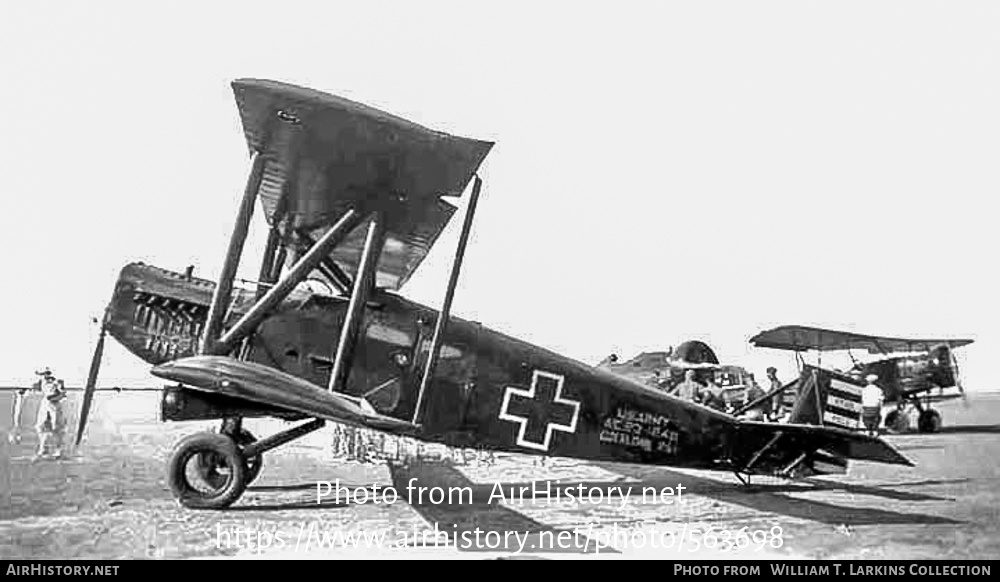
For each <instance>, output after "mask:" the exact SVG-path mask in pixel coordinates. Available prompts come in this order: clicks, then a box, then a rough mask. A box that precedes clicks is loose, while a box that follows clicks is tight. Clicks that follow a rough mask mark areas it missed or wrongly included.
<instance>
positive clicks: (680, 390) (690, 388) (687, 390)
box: [674, 370, 702, 402]
mask: <svg viewBox="0 0 1000 582" xmlns="http://www.w3.org/2000/svg"><path fill="white" fill-rule="evenodd" d="M701 393H702V388H701V384H699V383H698V382H696V381H695V379H694V370H688V371H686V372H684V381H683V382H681V383H680V384H678V385H677V387H676V388H674V394H675V395H676V396H679V397H681V398H683V399H685V400H692V401H694V402H701V396H702V394H701Z"/></svg>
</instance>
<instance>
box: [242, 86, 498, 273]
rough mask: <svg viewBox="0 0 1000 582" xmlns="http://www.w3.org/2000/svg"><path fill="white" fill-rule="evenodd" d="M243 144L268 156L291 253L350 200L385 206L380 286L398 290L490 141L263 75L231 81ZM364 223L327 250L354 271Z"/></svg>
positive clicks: (271, 217)
mask: <svg viewBox="0 0 1000 582" xmlns="http://www.w3.org/2000/svg"><path fill="white" fill-rule="evenodd" d="M232 86H233V91H234V93H235V96H236V102H237V106H238V107H239V113H240V118H241V120H242V124H243V130H244V134H245V136H246V141H247V145H248V147H249V148H250V150H251V152H258V153H259V155H261V156H263V158H264V169H263V176H262V179H261V184H260V189H259V192H258V195H259V197H260V199H261V201H262V205H263V207H264V212H265V215H266V217H267V220H268V223H269V224H271V225H278V227H279V231H280V232H281V234H282V240H283V242H284V244H285V245H286V246H290V247H292V250H293V251H304V247H305V246H306V245H307V244H308V243H307V242H305V240H307V239H305V240H301V241H300V240H296V237H295V236H294V233H296V232H298V233H300V234H308V235H311V236H312V238H313V239H315V238H318V236H320V235H321V234H322V232H323V231H325V230H326V228H328V227H329V226H330V225H332V224H333V223H334V222H336V221H337V220H338V219H339V218H340V217H341V216H342V215H343V213H344V212H345V211H346V210H347V209H348V208H350V207H353V208H354V209H355V210H357V211H359V212H361V213H367V212H369V211H372V210H375V209H380V210H384V211H385V212H386V215H387V218H388V227H387V231H386V245H385V248H384V250H383V252H382V255H381V258H380V260H379V263H378V267H377V284H378V285H379V286H380V287H386V288H390V289H399V288H400V287H402V286H403V285H404V284H405V283H406V281H407V280H408V279H409V277H410V276H411V275H412V274H413V272H414V271H415V270H416V268H417V267H418V266H419V264H420V263H421V262H422V261H423V259H424V258H425V257H426V255H427V253H428V252H429V251H430V248H431V246H433V244H434V242H435V241H436V240H437V237H438V235H440V234H441V231H442V230H444V227H445V226H446V225H447V223H448V221H449V219H450V218H451V216H452V214H454V212H455V207H454V206H453V205H451V204H449V203H447V202H445V201H444V200H442V199H441V197H442V196H460V195H461V194H462V192H463V191H464V190H465V188H466V186H467V185H468V184H469V182H470V181H471V179H472V177H473V176H474V175H475V173H476V171H477V170H478V168H479V166H480V164H482V162H483V160H484V159H485V157H486V155H487V154H488V153H489V151H490V149H491V148H492V147H493V143H492V142H487V141H480V140H474V139H468V138H463V137H456V136H453V135H449V134H446V133H442V132H438V131H434V130H431V129H428V128H426V127H423V126H420V125H417V124H415V123H412V122H410V121H407V120H405V119H401V118H399V117H396V116H394V115H391V114H389V113H386V112H384V111H379V110H377V109H374V108H371V107H368V106H366V105H362V104H360V103H355V102H353V101H349V100H347V99H343V98H341V97H336V96H334V95H329V94H326V93H321V92H319V91H314V90H312V89H306V88H302V87H296V86H294V85H288V84H285V83H279V82H275V81H267V80H259V79H240V80H237V81H234V82H233V84H232ZM365 230H366V229H365V225H364V224H361V225H359V226H358V227H357V228H355V230H354V231H353V233H352V234H351V236H350V237H349V238H348V239H347V240H346V241H345V242H344V243H343V244H341V245H339V246H338V248H337V249H336V250H335V251H334V252H333V253H331V258H332V259H333V261H334V262H335V263H337V265H338V266H340V267H341V269H343V270H344V271H345V272H346V273H348V274H350V275H352V276H353V275H354V274H355V273H356V271H357V264H358V260H359V256H360V247H361V241H362V239H363V236H364V235H363V233H364V232H365Z"/></svg>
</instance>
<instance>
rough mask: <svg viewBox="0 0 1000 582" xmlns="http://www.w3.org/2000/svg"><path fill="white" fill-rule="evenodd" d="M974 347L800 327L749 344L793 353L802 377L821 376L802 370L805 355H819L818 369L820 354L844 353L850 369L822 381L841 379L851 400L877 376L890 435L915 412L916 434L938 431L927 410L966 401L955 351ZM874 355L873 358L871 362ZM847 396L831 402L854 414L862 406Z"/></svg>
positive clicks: (935, 416)
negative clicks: (887, 407) (938, 404)
mask: <svg viewBox="0 0 1000 582" xmlns="http://www.w3.org/2000/svg"><path fill="white" fill-rule="evenodd" d="M972 342H973V340H971V339H940V338H937V339H927V338H924V339H918V338H909V339H908V338H894V337H883V336H871V335H863V334H859V333H853V332H848V331H837V330H831V329H822V328H817V327H806V326H799V325H786V326H781V327H776V328H773V329H770V330H767V331H763V332H761V333H759V334H757V335H755V336H754V337H752V338H751V339H750V343H751V344H752V345H753V346H754V347H758V348H771V349H777V350H788V351H792V352H794V353H795V355H796V360H797V361H798V362H799V365H800V371H802V373H803V376H805V375H808V374H813V373H815V372H816V371H817V370H822V368H820V367H819V365H817V366H806V365H804V362H803V359H802V354H803V353H804V352H809V351H815V352H817V353H818V358H817V359H818V361H819V362H818V363H821V358H822V354H823V353H828V352H844V353H846V354H847V355H848V357H849V358H850V361H851V363H852V365H851V367H850V368H849V369H848V370H845V371H843V372H841V371H828V370H824V372H826V375H828V376H831V377H837V378H840V379H841V380H842V384H843V386H844V387H845V388H846V387H847V386H848V385H851V386H853V388H850V389H848V390H847V391H848V393H849V394H850V393H854V394H860V388H859V387H860V386H863V385H864V382H865V378H866V377H867V376H868V375H869V374H874V375H876V376H878V380H877V381H876V384H877V385H878V386H879V387H880V388H882V391H883V393H884V394H885V404H886V405H890V406H892V405H894V409H892V410H890V411H889V412H888V413H887V414H885V416H884V422H885V427H886V428H887V429H889V430H892V431H894V432H904V431H906V430H909V428H910V414H909V413H910V410H911V409H913V410H916V411H917V412H918V416H917V423H916V424H917V430H919V431H920V432H928V433H929V432H937V431H938V430H940V428H941V414H940V413H939V412H938V411H937V410H934V409H933V408H931V404H933V403H936V402H941V401H945V400H953V399H956V398H964V397H965V389H964V388H963V386H962V381H961V377H960V375H959V371H958V361H957V359H956V358H955V354H954V351H953V350H954V349H955V348H958V347H962V346H966V345H969V344H971V343H972ZM856 352H864V353H866V354H868V355H869V357H863V358H859V357H858V356H857V354H856ZM872 355H874V356H875V357H871V356H872ZM802 381H803V379H802V378H800V379H799V380H798V381H797V383H799V384H801V383H802ZM794 384H796V383H795V382H793V383H792V384H789V385H787V386H786V388H789V387H792V386H793V385H794ZM849 394H845V395H844V396H845V398H839V397H837V396H834V398H837V403H838V404H840V405H842V406H840V408H841V409H843V410H845V411H846V412H850V413H854V412H855V411H856V410H855V409H856V408H857V407H858V406H860V404H852V403H851V402H852V400H853V399H851V398H850V397H849ZM800 398H801V392H800ZM858 401H859V402H860V399H858ZM826 404H829V401H827V402H826ZM858 410H859V409H858ZM840 416H841V417H843V416H844V415H840ZM855 416H856V414H855ZM851 420H853V417H852V418H851ZM841 424H845V423H841Z"/></svg>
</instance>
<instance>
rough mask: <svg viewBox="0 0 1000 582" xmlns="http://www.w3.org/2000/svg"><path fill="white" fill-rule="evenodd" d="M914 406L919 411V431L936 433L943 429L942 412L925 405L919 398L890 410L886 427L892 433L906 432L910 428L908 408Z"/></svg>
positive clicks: (886, 419)
mask: <svg viewBox="0 0 1000 582" xmlns="http://www.w3.org/2000/svg"><path fill="white" fill-rule="evenodd" d="M910 406H912V407H913V408H914V409H916V410H917V411H918V416H917V431H919V432H922V433H935V432H938V431H940V430H941V413H939V412H938V411H936V410H934V409H932V408H930V407H925V406H924V405H922V404H921V403H920V401H919V400H912V401H910V402H907V403H906V404H905V405H904V407H903V408H899V409H896V410H892V411H889V413H888V414H886V415H885V428H886V429H887V430H888V431H889V432H890V433H904V432H907V431H908V430H909V429H910V416H909V414H908V413H907V409H908V408H909V407H910Z"/></svg>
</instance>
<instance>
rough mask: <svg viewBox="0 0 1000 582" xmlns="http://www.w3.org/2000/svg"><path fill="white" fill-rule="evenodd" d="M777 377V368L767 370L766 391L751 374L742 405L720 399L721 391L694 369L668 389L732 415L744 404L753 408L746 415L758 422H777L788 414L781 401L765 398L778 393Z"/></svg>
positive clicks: (672, 392)
mask: <svg viewBox="0 0 1000 582" xmlns="http://www.w3.org/2000/svg"><path fill="white" fill-rule="evenodd" d="M777 374H778V371H777V369H776V368H768V369H767V379H768V384H769V386H768V390H767V391H765V390H764V389H763V388H762V387H761V386H760V385H759V384H758V383H757V380H756V379H755V378H754V376H753V374H749V375H748V376H747V378H746V382H747V386H746V390H745V392H744V397H743V399H742V401H741V402H727V401H726V400H725V398H724V397H723V389H722V388H721V387H719V386H718V385H717V384H716V383H715V382H714V380H713V379H712V378H711V377H702V378H700V379H699V378H698V374H697V372H696V371H695V370H686V371H685V373H684V381H682V382H681V383H679V384H678V385H677V386H675V387H673V388H672V389H670V390H669V392H670V393H671V394H674V395H675V396H679V397H680V398H684V399H685V400H691V401H693V402H697V403H699V404H704V405H706V406H709V407H712V408H715V409H717V410H723V411H726V412H733V411H735V410H737V409H739V408H743V407H745V406H747V405H752V406H751V408H749V409H748V410H746V416H748V417H751V418H756V419H760V420H777V419H778V418H781V417H783V416H784V415H785V414H786V413H787V411H786V410H785V408H786V407H785V406H784V405H783V404H782V402H781V401H780V400H778V401H776V399H775V398H764V396H766V395H767V394H769V393H773V392H777V391H778V390H779V389H780V388H781V386H782V385H781V381H780V380H778V375H777Z"/></svg>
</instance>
